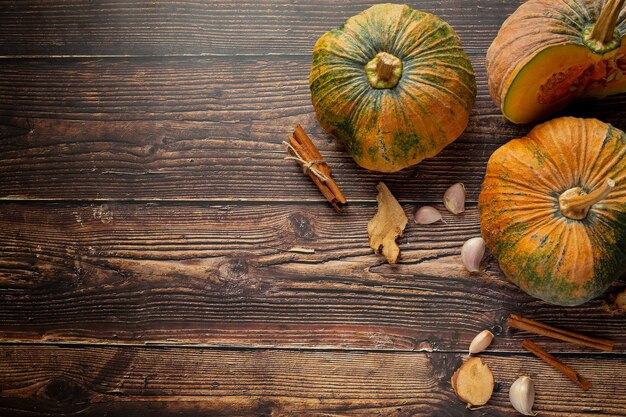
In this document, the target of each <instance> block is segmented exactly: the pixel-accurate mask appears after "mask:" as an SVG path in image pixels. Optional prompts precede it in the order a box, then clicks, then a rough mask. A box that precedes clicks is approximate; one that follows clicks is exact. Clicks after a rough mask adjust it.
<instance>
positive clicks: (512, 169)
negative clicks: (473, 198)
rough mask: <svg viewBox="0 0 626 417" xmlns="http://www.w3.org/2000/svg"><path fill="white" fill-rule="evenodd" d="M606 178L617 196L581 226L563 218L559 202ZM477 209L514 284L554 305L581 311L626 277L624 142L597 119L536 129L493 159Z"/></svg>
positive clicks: (557, 121)
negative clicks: (574, 190)
mask: <svg viewBox="0 0 626 417" xmlns="http://www.w3.org/2000/svg"><path fill="white" fill-rule="evenodd" d="M607 178H611V179H613V180H614V181H615V182H616V186H615V188H614V189H613V190H612V191H611V193H610V194H609V195H608V197H606V198H605V199H604V200H602V201H601V202H599V203H596V204H595V205H593V206H592V208H591V210H590V212H589V214H588V215H587V218H586V219H584V220H572V219H569V218H566V217H564V216H563V214H562V212H561V210H560V206H559V203H558V198H559V195H561V194H562V193H563V192H564V191H566V190H568V189H570V188H573V187H577V186H580V187H582V188H583V189H584V190H585V191H586V192H587V193H588V192H590V190H593V189H596V187H598V186H600V185H601V184H602V183H603V182H604V181H605V180H606V179H607ZM479 208H480V219H481V230H482V236H483V238H484V239H485V242H486V243H487V245H488V247H489V248H490V249H491V251H492V253H493V254H494V255H495V257H496V258H497V259H498V261H499V263H500V267H501V269H502V271H503V272H504V273H505V275H506V276H507V277H508V278H509V279H510V280H511V281H513V282H514V283H515V284H517V285H518V286H519V287H520V288H521V289H523V290H524V291H526V292H527V293H529V294H531V295H533V296H535V297H537V298H540V299H542V300H545V301H548V302H550V303H553V304H559V305H565V306H569V305H578V304H581V303H584V302H586V301H587V300H590V299H592V298H594V297H596V296H598V295H600V294H601V293H602V292H603V291H604V290H606V288H607V287H608V286H609V285H610V284H611V282H612V281H613V280H614V279H616V278H619V277H620V276H621V275H622V274H623V273H624V272H626V135H625V134H624V133H623V132H622V131H620V130H619V129H616V128H614V127H612V126H611V125H607V124H605V123H602V122H600V121H599V120H596V119H577V118H571V117H563V118H559V119H554V120H552V121H549V122H546V123H544V124H541V125H539V126H537V127H535V128H534V129H533V130H532V131H531V132H530V133H529V134H528V136H527V137H524V138H521V139H515V140H512V141H510V142H509V143H507V144H506V145H504V146H502V147H500V148H499V149H498V150H497V151H496V152H495V153H494V154H493V155H492V156H491V158H490V159H489V163H488V165H487V174H486V177H485V181H484V183H483V186H482V191H481V194H480V197H479Z"/></svg>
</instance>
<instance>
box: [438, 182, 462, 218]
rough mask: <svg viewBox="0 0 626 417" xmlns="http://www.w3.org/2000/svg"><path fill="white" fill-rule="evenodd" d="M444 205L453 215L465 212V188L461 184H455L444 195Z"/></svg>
mask: <svg viewBox="0 0 626 417" xmlns="http://www.w3.org/2000/svg"><path fill="white" fill-rule="evenodd" d="M443 204H444V205H445V206H446V208H447V209H448V211H449V212H450V213H452V214H459V213H463V212H464V211H465V186H464V185H463V184H461V183H460V182H458V183H456V184H453V185H451V186H450V188H448V189H447V190H446V193H445V194H444V195H443Z"/></svg>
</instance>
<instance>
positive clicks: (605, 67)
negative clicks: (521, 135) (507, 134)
mask: <svg viewBox="0 0 626 417" xmlns="http://www.w3.org/2000/svg"><path fill="white" fill-rule="evenodd" d="M623 4H624V0H561V1H553V0H528V1H527V2H525V3H524V4H522V5H521V6H520V7H519V8H518V9H517V10H516V11H515V12H514V13H513V14H512V15H511V16H510V17H509V18H508V19H507V20H506V21H505V22H504V24H503V25H502V27H501V28H500V31H499V32H498V35H497V36H496V38H495V40H494V41H493V43H492V44H491V46H490V47H489V50H488V51H487V61H486V65H487V74H488V81H489V92H490V94H491V97H492V98H493V101H494V103H495V104H496V105H497V106H499V107H500V108H501V110H502V113H503V114H504V116H505V117H506V118H507V119H509V120H510V121H512V122H514V123H528V122H533V121H537V120H542V119H545V118H547V117H548V116H550V115H552V114H554V113H556V112H558V111H560V110H562V109H564V108H565V107H566V106H568V105H569V104H570V103H571V102H572V100H575V99H577V98H581V97H604V96H607V95H611V94H618V93H623V92H626V10H624V9H623Z"/></svg>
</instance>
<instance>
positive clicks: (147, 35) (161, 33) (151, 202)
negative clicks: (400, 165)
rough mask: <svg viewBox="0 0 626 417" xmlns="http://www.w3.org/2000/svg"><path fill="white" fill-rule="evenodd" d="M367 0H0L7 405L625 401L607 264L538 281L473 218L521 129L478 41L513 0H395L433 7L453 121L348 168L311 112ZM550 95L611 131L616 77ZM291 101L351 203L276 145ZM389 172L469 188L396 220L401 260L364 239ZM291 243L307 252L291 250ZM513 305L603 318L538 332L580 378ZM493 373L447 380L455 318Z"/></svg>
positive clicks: (190, 411) (426, 410)
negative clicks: (440, 134) (450, 74)
mask: <svg viewBox="0 0 626 417" xmlns="http://www.w3.org/2000/svg"><path fill="white" fill-rule="evenodd" d="M373 3H374V2H371V1H350V2H337V1H333V0H319V1H313V0H307V1H305V0H271V1H270V0H241V1H236V2H235V1H231V0H214V1H195V0H190V1H184V2H183V1H160V0H159V1H145V2H141V1H119V2H104V1H97V2H92V1H88V0H69V1H65V2H59V1H45V0H23V1H3V2H2V3H1V4H0V22H1V23H0V199H1V201H0V358H1V359H0V414H1V415H3V416H40V415H59V414H74V415H81V416H100V415H108V416H147V415H154V416H165V415H177V416H199V415H203V416H303V415H318V416H345V415H361V416H432V417H445V416H450V417H459V416H470V415H471V416H515V415H517V414H516V413H515V412H514V411H513V409H512V408H511V406H510V404H509V401H508V389H509V386H510V384H511V382H512V381H513V380H515V379H516V378H517V377H518V376H519V375H522V374H528V375H530V376H531V377H533V379H534V380H535V382H536V389H537V401H536V407H535V409H536V410H537V411H538V412H539V413H540V415H541V416H563V417H565V416H576V417H579V416H580V417H582V416H595V415H602V416H626V331H625V326H626V314H625V313H623V312H621V313H620V312H618V311H616V310H615V309H614V308H613V306H612V303H613V300H614V297H615V294H617V293H618V292H619V291H621V290H622V289H623V288H624V287H625V286H626V280H625V279H622V280H620V281H618V282H616V283H615V285H613V286H612V287H611V288H610V289H609V290H608V292H607V293H606V294H605V295H604V296H602V297H600V298H598V299H596V300H593V301H591V302H589V303H586V304H584V305H582V306H580V307H575V308H559V307H555V306H550V305H548V304H546V303H543V302H540V301H537V300H535V299H532V298H531V297H529V296H527V295H525V294H523V293H522V292H521V291H519V290H518V289H517V288H516V287H515V286H514V285H513V284H511V283H510V282H508V281H507V280H506V279H505V278H504V276H503V275H502V273H501V272H500V270H499V268H498V266H497V263H496V261H495V260H494V259H493V257H491V256H490V257H488V258H487V259H486V261H485V263H484V271H483V272H481V273H480V274H477V275H470V274H469V273H467V272H465V271H464V269H463V268H462V267H461V264H460V262H459V254H460V248H461V245H462V243H463V242H464V241H465V240H466V239H468V238H470V237H473V236H478V235H479V233H480V231H479V220H478V213H477V208H476V200H477V196H478V192H479V189H480V185H481V182H482V178H483V175H484V171H485V165H486V162H487V159H488V158H489V156H490V155H491V153H492V152H493V151H494V150H495V149H496V148H497V147H499V146H500V145H502V144H504V143H505V142H506V141H507V140H509V139H511V138H513V137H516V136H520V135H523V134H525V133H526V132H528V130H529V129H530V128H531V126H515V125H512V124H510V123H507V122H506V121H504V120H503V118H502V117H501V115H500V113H499V111H498V109H497V108H496V107H495V106H494V105H493V104H492V102H491V100H490V98H489V96H488V94H487V81H486V74H485V67H484V59H485V53H486V50H487V47H488V46H489V44H490V43H491V41H492V40H493V38H494V36H495V34H496V32H497V30H498V27H499V26H500V24H501V23H502V22H503V20H504V19H505V17H506V16H508V15H509V14H510V13H511V12H513V10H515V8H516V7H517V6H518V5H519V4H520V1H517V0H516V1H504V0H455V1H446V0H422V1H419V2H410V4H411V5H412V6H414V7H416V8H419V9H422V10H424V11H428V12H432V13H435V14H437V15H438V16H440V17H442V18H443V19H445V20H446V21H448V22H449V23H450V24H451V25H452V26H453V27H454V28H455V29H456V30H457V32H458V33H459V35H460V37H461V40H462V42H463V45H464V47H465V50H466V51H467V53H468V55H469V56H470V58H471V60H472V64H473V65H474V68H475V71H476V74H477V82H478V98H477V103H476V106H475V108H474V111H473V113H472V117H471V120H470V123H469V126H468V128H467V131H466V133H465V134H464V135H463V136H462V137H461V138H460V139H459V140H457V141H456V142H455V143H453V144H452V145H450V146H448V147H447V148H446V149H445V150H444V151H443V152H442V153H441V154H440V155H439V156H437V157H435V158H432V159H429V160H427V161H425V162H423V163H421V164H419V165H418V166H416V167H413V168H410V169H407V170H404V171H402V172H400V173H396V174H392V175H382V174H378V173H374V172H366V171H365V170H363V169H360V168H359V167H357V166H356V164H355V163H354V162H353V161H352V159H351V158H350V157H349V156H348V155H347V154H346V152H345V151H344V150H343V148H342V147H341V146H339V145H338V144H337V143H335V141H334V140H333V139H332V138H331V137H330V136H329V135H328V134H327V133H325V132H324V131H323V130H322V129H321V128H320V126H319V125H318V124H317V122H316V120H315V116H314V112H313V108H312V106H311V104H310V95H309V87H308V74H309V67H310V61H311V57H310V54H311V51H312V48H313V45H314V43H315V41H316V39H317V38H318V37H319V36H320V35H321V34H323V33H324V32H326V31H328V30H330V29H332V28H334V27H337V26H339V25H340V24H342V23H343V22H344V21H345V20H346V19H347V18H348V17H350V16H352V15H354V14H356V13H358V12H359V11H361V10H364V9H365V8H367V7H368V6H369V5H371V4H373ZM567 113H568V114H573V115H578V116H587V117H591V116H593V117H598V118H600V119H602V120H603V121H606V122H610V123H612V124H614V125H616V126H618V127H620V128H622V129H626V97H625V96H623V95H622V96H617V97H612V98H608V99H606V100H603V101H597V102H596V101H590V102H586V103H581V104H579V105H577V106H576V107H573V108H570V109H569V110H568V111H567ZM296 123H301V124H302V125H303V126H304V127H305V129H306V130H307V131H308V132H309V133H310V135H311V136H312V137H313V140H314V141H315V143H316V144H317V145H318V146H319V148H320V150H321V151H322V153H323V154H324V155H325V156H326V157H327V160H328V161H329V163H330V165H331V166H332V168H333V170H334V172H335V178H336V180H337V182H338V183H339V185H340V186H341V187H342V189H343V191H344V192H345V194H346V196H347V197H348V199H349V201H350V204H349V205H348V207H347V209H346V210H345V212H344V213H343V214H341V215H338V214H336V213H335V212H334V211H333V209H332V208H331V207H330V206H329V205H328V204H327V203H326V202H325V201H324V200H323V198H322V196H321V195H320V193H319V192H318V190H317V189H316V188H315V187H314V185H312V183H311V182H310V181H309V180H308V179H307V178H305V177H304V176H303V175H302V172H301V171H300V170H299V169H298V167H297V166H296V165H295V164H293V161H285V160H284V159H283V157H284V156H285V155H286V153H285V148H284V146H283V145H282V144H281V142H282V141H283V140H285V139H286V138H287V136H288V135H289V133H290V132H291V131H292V129H293V127H294V125H295V124H296ZM380 180H383V181H384V182H385V183H386V184H387V185H388V186H389V188H390V189H391V190H392V192H393V193H394V194H395V195H396V196H397V197H398V198H399V200H400V201H401V203H402V204H403V207H404V209H405V210H406V212H407V213H408V214H412V213H413V211H414V210H415V208H416V207H417V206H419V205H421V204H425V203H428V204H435V205H437V206H438V207H439V208H442V206H441V204H440V201H441V196H442V194H443V192H444V190H445V189H446V188H447V187H448V186H449V185H451V184H452V183H454V182H459V181H460V182H463V183H465V185H466V188H467V191H468V199H469V202H468V209H467V212H466V213H465V214H463V215H460V216H452V215H450V214H445V215H444V217H445V220H446V224H443V223H440V224H435V225H432V226H417V225H415V224H413V223H411V224H409V226H408V228H407V230H406V233H405V236H404V237H403V238H401V240H400V242H401V244H400V246H401V248H402V262H401V263H400V264H398V265H397V266H390V265H388V264H386V263H385V262H384V261H383V260H382V258H381V257H380V256H377V255H374V254H373V253H372V251H371V249H370V248H369V247H368V241H367V232H366V224H367V221H368V219H370V218H371V217H372V216H373V214H374V213H375V211H376V203H375V196H376V189H375V185H376V184H377V182H378V181H380ZM292 247H305V248H310V249H314V250H315V252H314V253H293V252H288V251H287V250H288V249H290V248H292ZM511 312H516V313H520V314H523V315H526V316H529V317H532V318H535V319H539V320H543V321H545V322H548V323H551V324H554V325H558V326H563V327H567V328H570V329H575V330H578V331H581V332H586V333H589V334H593V335H596V336H600V337H606V338H610V339H613V340H614V341H615V342H616V349H615V352H613V353H597V352H594V351H591V350H589V349H586V348H579V347H576V346H573V345H568V344H565V343H560V342H555V341H552V340H549V339H546V338H542V337H538V338H536V340H537V342H538V343H539V344H541V345H542V346H544V347H545V348H546V349H547V350H549V351H551V352H554V353H555V355H556V356H558V357H559V358H560V359H562V360H563V361H564V362H566V363H568V364H570V365H572V366H573V367H575V368H576V369H577V370H578V371H579V372H580V373H581V374H583V375H585V376H586V377H588V378H589V379H590V380H591V381H592V383H593V388H592V389H591V390H590V391H588V392H582V391H581V390H579V389H578V388H577V387H576V386H575V385H573V384H572V383H571V382H569V381H568V380H566V379H564V377H562V376H561V375H560V374H559V373H557V371H555V370H553V369H551V368H549V367H547V366H546V365H544V364H543V363H542V362H540V361H539V360H538V359H535V358H534V357H532V356H531V355H529V354H528V353H525V352H524V351H523V350H522V349H521V348H520V341H521V340H522V339H523V338H525V337H527V336H528V335H525V334H523V333H518V332H514V331H511V330H510V329H508V328H507V326H506V322H505V321H506V318H507V316H508V315H509V313H511ZM485 328H487V329H491V330H492V331H493V332H494V333H495V334H496V339H495V342H494V344H493V345H492V347H491V348H490V349H489V351H488V352H486V353H484V354H483V355H482V357H483V358H484V360H485V361H486V362H487V363H488V364H489V366H490V367H491V369H492V370H493V373H494V375H495V378H496V382H497V383H496V389H495V393H494V396H493V397H492V400H491V401H490V403H489V405H488V407H486V408H483V409H481V410H478V411H473V412H471V411H468V410H466V409H465V405H464V404H463V403H462V402H461V401H459V400H457V399H456V397H455V395H454V393H453V391H452V389H451V386H450V383H449V381H450V377H451V375H452V373H453V372H454V370H455V369H456V368H457V367H458V366H459V365H460V364H461V362H462V360H463V359H464V358H466V354H465V352H466V350H467V347H468V345H469V342H470V341H471V339H472V338H473V336H474V335H475V334H476V333H478V332H479V331H481V330H482V329H485Z"/></svg>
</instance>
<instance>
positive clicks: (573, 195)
mask: <svg viewBox="0 0 626 417" xmlns="http://www.w3.org/2000/svg"><path fill="white" fill-rule="evenodd" d="M614 187H615V181H613V180H612V179H610V178H607V180H606V181H605V182H604V183H603V184H602V185H601V186H600V187H598V188H596V189H595V190H593V191H592V192H590V193H589V194H586V193H585V192H584V191H583V189H582V188H580V187H575V188H570V189H569V190H567V191H565V192H564V193H563V194H561V195H560V197H559V206H560V208H561V213H563V215H564V216H565V217H567V218H569V219H572V220H583V219H585V218H586V217H587V213H589V210H590V209H591V207H592V206H593V205H594V204H596V203H597V202H599V201H602V200H604V199H605V198H606V197H607V196H608V195H609V193H610V192H611V191H612V190H613V188H614Z"/></svg>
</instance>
